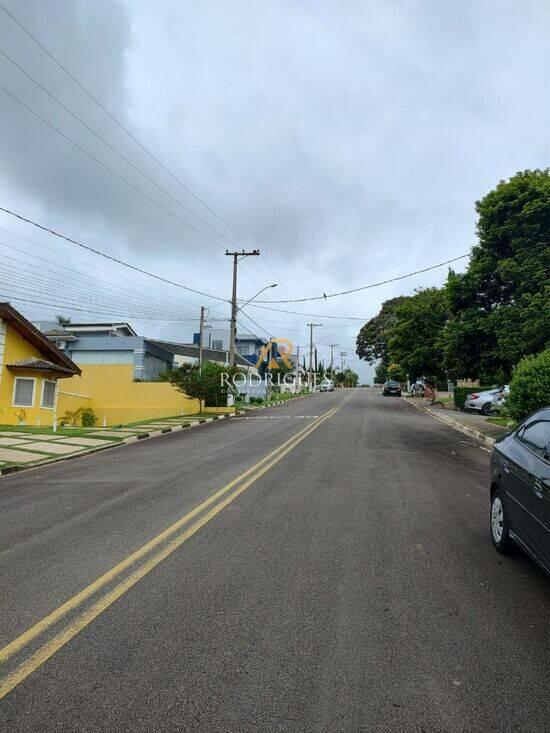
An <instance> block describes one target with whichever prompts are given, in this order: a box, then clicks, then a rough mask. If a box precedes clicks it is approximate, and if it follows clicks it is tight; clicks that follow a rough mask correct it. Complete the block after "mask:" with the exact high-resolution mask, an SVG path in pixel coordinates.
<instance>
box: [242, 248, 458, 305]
mask: <svg viewBox="0 0 550 733" xmlns="http://www.w3.org/2000/svg"><path fill="white" fill-rule="evenodd" d="M469 256H470V254H469V253H468V254H463V255H459V256H458V257H453V258H452V259H450V260H445V261H444V262H438V263H437V264H436V265H430V267H424V268H422V269H421V270H415V271H414V272H408V273H406V274H405V275H397V276H396V277H391V278H389V279H388V280H381V281H380V282H377V283H371V284H370V285H361V286H360V287H358V288H352V289H351V290H341V291H340V292H338V293H328V294H326V293H323V295H315V296H313V297H310V298H295V299H293V300H279V301H278V302H279V303H306V302H310V301H312V300H328V298H336V297H338V296H340V295H351V294H352V293H359V292H360V291H362V290H369V289H370V288H378V287H380V285H387V284H388V283H393V282H397V281H398V280H405V278H407V277H412V276H413V275H420V274H421V273H423V272H429V271H430V270H435V269H436V268H438V267H444V266H445V265H449V264H451V262H457V261H458V260H463V259H465V258H466V257H469ZM256 302H257V303H268V302H269V301H267V300H258V301H256Z"/></svg>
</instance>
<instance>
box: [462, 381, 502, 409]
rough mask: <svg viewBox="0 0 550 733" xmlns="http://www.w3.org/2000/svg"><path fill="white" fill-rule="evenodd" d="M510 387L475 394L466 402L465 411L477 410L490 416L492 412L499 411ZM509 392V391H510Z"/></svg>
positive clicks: (469, 396)
mask: <svg viewBox="0 0 550 733" xmlns="http://www.w3.org/2000/svg"><path fill="white" fill-rule="evenodd" d="M507 388H508V385H506V386H505V387H495V389H488V390H485V391H484V392H473V393H472V394H470V395H468V397H466V401H465V402H464V409H465V410H475V411H476V412H480V413H481V414H482V415H490V414H491V412H494V411H496V410H499V409H500V407H501V405H502V403H503V401H504V399H505V397H506V395H507V394H508V392H507V391H506V390H507ZM508 391H509V390H508Z"/></svg>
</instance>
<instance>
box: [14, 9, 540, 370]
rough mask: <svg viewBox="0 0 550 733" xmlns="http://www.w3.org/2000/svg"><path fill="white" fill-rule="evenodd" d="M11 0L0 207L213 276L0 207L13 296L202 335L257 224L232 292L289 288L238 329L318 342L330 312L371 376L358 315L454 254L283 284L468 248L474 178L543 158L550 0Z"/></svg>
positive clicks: (31, 304) (270, 295) (218, 316)
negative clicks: (199, 322)
mask: <svg viewBox="0 0 550 733" xmlns="http://www.w3.org/2000/svg"><path fill="white" fill-rule="evenodd" d="M0 2H1V4H2V5H3V6H4V8H5V9H7V10H8V11H9V12H10V13H11V14H12V15H13V16H14V18H15V19H16V20H17V21H19V23H20V24H21V25H18V24H17V23H16V22H15V20H14V19H13V18H11V17H9V15H8V14H6V12H5V11H4V10H3V9H2V7H0V86H1V87H2V88H1V89H0V105H1V106H0V110H1V114H0V206H2V207H4V208H8V209H11V210H13V211H16V212H18V213H20V214H22V215H24V216H25V217H27V218H30V219H33V220H35V221H37V222H39V223H41V224H43V225H45V226H47V227H51V228H54V229H56V230H58V231H59V232H61V233H63V234H66V235H68V236H69V237H72V238H74V239H76V240H78V241H80V242H82V243H84V244H86V245H89V246H91V247H94V248H97V249H100V250H102V251H104V252H106V253H108V254H110V255H111V256H113V257H116V258H119V259H122V260H125V261H127V262H130V263H132V264H133V265H135V266H136V267H140V268H142V269H145V270H149V271H152V272H154V273H157V274H159V275H160V276H163V277H166V278H168V279H170V280H172V281H174V282H177V283H179V284H181V285H184V286H187V287H189V288H193V289H196V290H200V291H203V292H205V293H207V294H209V295H212V296H217V298H218V299H216V298H215V297H213V298H209V297H207V296H202V295H198V294H195V293H193V292H190V291H186V290H184V289H182V288H181V287H175V286H172V285H168V284H164V283H162V282H160V281H157V280H154V279H151V278H148V277H146V276H144V275H140V274H139V273H136V272H135V271H132V270H129V269H128V268H125V267H123V266H121V265H116V264H114V263H112V262H110V261H108V260H106V259H103V258H101V257H99V256H97V255H94V254H91V253H89V252H87V251H86V250H83V249H82V248H79V247H77V246H76V245H70V244H68V243H66V242H63V241H62V240H60V239H57V238H55V237H52V236H51V235H48V234H46V233H45V232H43V231H40V230H38V229H36V228H34V227H32V226H30V225H28V224H24V223H22V222H20V221H17V220H15V219H14V218H13V217H11V216H9V215H7V214H3V213H0V296H1V297H2V298H3V299H8V300H10V299H11V300H12V302H13V303H14V305H16V306H17V307H19V308H20V309H21V310H22V311H23V312H24V313H25V314H26V315H28V316H30V317H32V318H33V319H37V318H51V317H52V316H54V315H55V314H56V313H64V314H68V315H70V316H71V317H72V318H73V320H75V321H76V320H89V319H93V318H96V319H97V318H101V319H102V320H109V319H111V318H121V319H125V320H129V321H130V322H131V323H132V324H133V325H134V326H135V327H136V329H137V330H138V331H139V332H140V333H142V334H144V335H150V336H157V337H164V338H174V339H176V338H177V339H181V340H189V339H190V337H191V334H192V332H193V330H195V329H196V326H195V324H194V323H193V320H194V319H196V318H197V314H198V308H199V307H200V305H201V304H204V305H207V306H209V307H210V311H209V313H210V317H211V319H212V322H213V324H214V325H215V326H217V327H219V326H220V325H223V324H224V323H225V321H224V320H223V319H226V318H227V316H228V308H227V305H226V304H225V303H224V302H222V301H221V300H219V298H222V299H225V298H229V297H230V289H231V267H230V264H231V263H230V259H229V258H228V257H225V255H224V251H225V249H226V248H227V247H229V248H230V249H235V248H238V249H241V248H242V247H245V248H247V249H250V248H251V246H256V247H258V248H259V249H260V250H261V257H257V258H250V259H249V260H247V261H245V262H243V264H242V265H241V272H240V281H239V296H240V297H242V298H243V299H246V298H250V297H252V296H253V295H254V294H255V293H256V292H257V291H258V290H259V289H260V288H262V287H264V286H265V285H267V284H271V283H274V282H276V283H278V287H277V288H276V289H271V290H270V291H268V292H267V293H264V294H263V295H262V296H260V297H259V298H258V300H265V299H268V300H273V301H274V302H273V304H271V303H267V304H266V303H264V304H263V305H261V307H252V306H248V307H247V308H246V310H245V311H244V313H243V315H242V316H241V318H240V323H239V329H240V330H241V331H253V330H254V331H256V332H258V333H260V334H261V335H266V334H267V335H275V336H285V337H287V338H291V339H292V340H293V341H294V342H295V343H299V344H300V345H301V348H302V350H303V349H305V345H306V343H307V329H306V327H305V324H306V323H307V322H308V321H311V320H314V321H315V322H318V323H322V324H323V325H322V326H320V327H318V328H317V329H316V341H317V342H318V343H319V349H320V353H321V354H322V355H323V356H324V357H325V358H326V356H327V353H328V352H327V346H326V345H327V344H328V343H338V344H340V346H339V347H338V348H337V351H338V352H339V351H347V352H348V356H347V361H348V363H349V364H350V365H351V366H353V367H354V368H356V369H358V371H360V374H361V377H362V379H366V378H368V371H367V369H366V367H365V366H360V364H359V363H358V362H357V360H356V358H354V355H353V345H354V342H355V336H356V333H357V330H358V326H359V325H360V323H361V322H360V321H354V320H346V319H353V318H359V319H361V318H362V319H367V318H369V317H371V316H372V315H374V314H375V313H376V312H377V311H378V309H379V306H380V303H381V302H382V301H383V300H386V299H387V298H390V297H393V296H395V295H398V294H402V293H404V294H407V293H412V292H413V291H414V289H415V288H418V287H424V286H428V285H438V284H440V283H442V282H443V280H444V278H445V275H446V268H441V269H439V270H434V271H432V272H429V273H425V274H423V275H418V276H415V277H412V278H410V279H407V280H403V281H398V282H396V283H393V284H391V285H386V286H383V287H379V288H374V289H371V290H367V291H364V292H363V293H359V294H356V295H354V296H345V297H338V298H333V299H329V300H327V301H324V300H322V301H313V302H311V303H307V304H305V303H304V304H294V305H292V304H287V303H279V304H277V302H276V301H278V300H288V299H292V298H300V297H308V296H318V295H322V294H323V293H327V294H329V293H333V292H337V291H341V290H347V289H350V288H354V287H359V286H361V285H364V284H368V283H372V282H377V281H380V280H384V279H387V278H390V277H393V276H396V275H401V274H403V273H407V272H410V271H414V270H418V269H421V268H423V267H427V266H429V265H431V264H433V263H437V262H441V261H443V260H447V259H450V258H453V257H457V256H459V255H461V254H463V253H465V252H468V251H469V249H470V247H471V245H472V244H473V243H475V211H474V202H475V200H476V199H478V198H480V197H481V196H483V195H484V193H486V192H487V191H488V190H490V189H491V188H492V187H493V186H494V185H495V184H496V183H497V182H498V181H499V180H500V179H502V178H507V177H508V176H510V175H512V174H513V173H514V172H516V171H517V170H521V169H525V168H534V167H539V168H540V167H546V166H548V165H549V158H550V143H549V141H550V135H549V134H548V125H549V120H550V86H549V83H550V44H549V43H548V38H549V33H550V5H549V4H548V3H545V2H543V1H542V0H532V1H531V2H529V1H527V2H522V3H518V2H515V1H509V2H507V1H506V0H504V1H503V0H498V1H495V2H492V1H490V0H481V1H480V0H475V1H473V2H462V3H449V2H438V1H436V0H431V1H430V2H422V1H420V0H418V1H414V0H409V1H408V2H405V1H404V0H402V1H399V2H395V1H394V2H392V1H391V0H390V1H387V0H384V1H371V2H369V1H368V0H363V1H361V2H351V1H350V2H336V1H334V2H299V3H298V2H290V1H289V2H284V1H283V0H279V1H278V2H268V1H265V2H256V3H252V2H248V3H246V2H240V0H234V2H231V3H227V2H209V1H208V0H201V2H182V1H181V0H177V1H176V0H159V2H156V3H151V2H146V1H145V0H143V1H141V0H131V1H130V0H128V1H127V2H124V1H123V0H93V1H92V0H87V1H86V0H0ZM21 26H23V28H25V29H26V30H27V31H28V32H29V33H31V34H32V35H33V36H34V38H35V39H36V41H38V42H39V43H40V44H42V46H43V47H44V48H45V49H47V51H49V53H50V54H51V56H53V57H54V58H55V59H56V60H57V61H58V62H59V63H60V64H61V65H62V66H63V67H64V68H65V69H66V70H67V71H68V72H69V73H70V75H72V77H73V78H72V79H71V77H70V76H69V75H68V74H67V73H66V72H65V71H63V69H62V68H60V66H58V65H56V63H55V61H54V60H53V59H52V58H51V57H50V56H48V55H47V53H46V52H45V51H44V50H43V49H41V48H40V47H39V45H37V43H36V42H35V41H34V40H33V39H32V38H31V37H30V36H29V35H27V34H26V33H25V31H24V30H23V28H22V27H21ZM10 59H11V60H10ZM17 67H19V68H17ZM39 85H40V86H39ZM79 85H80V86H79ZM40 87H42V88H40ZM85 90H86V91H87V92H88V95H87V94H86V92H85ZM50 95H51V96H50ZM54 97H55V98H56V99H57V100H59V102H61V104H62V105H63V106H64V107H63V106H61V105H60V104H59V102H56V101H55V99H54ZM92 97H93V99H95V100H96V101H97V102H99V103H100V105H101V106H100V105H98V104H97V103H96V102H94V101H93V99H92ZM101 107H103V109H102V108H101ZM105 110H107V111H108V113H109V114H110V115H112V116H109V114H107V113H106V111H105ZM71 113H72V114H71ZM73 115H74V116H73ZM113 118H115V119H113ZM115 120H117V121H118V122H119V123H120V124H117V122H116V121H115ZM82 123H85V124H82ZM85 125H86V126H87V127H86V126H85ZM55 128H57V129H55ZM123 128H126V131H128V132H129V133H130V134H131V135H132V136H133V137H134V138H135V139H132V137H130V135H128V134H127V132H126V131H125V130H124V129H123ZM100 138H102V139H100ZM135 140H138V141H139V142H140V143H141V144H142V145H143V147H144V148H145V149H146V150H144V149H143V148H142V147H140V146H139V145H138V144H137V143H136V141H135ZM146 151H149V152H150V153H152V155H153V156H154V157H155V158H156V159H157V161H159V162H160V163H161V164H162V167H161V166H159V164H158V163H157V162H155V160H154V159H153V157H151V155H149V154H148V153H147V152H146ZM17 235H18V236H17ZM465 264H466V261H465V260H462V261H460V262H459V263H457V265H456V269H463V268H464V266H465ZM16 298H17V300H16ZM258 305H260V304H258ZM276 309H279V311H283V312H277V310H276ZM287 311H295V312H296V313H289V312H287ZM309 314H313V315H309ZM247 315H248V316H249V317H250V318H252V319H253V322H255V323H253V322H252V321H250V320H247V318H246V316H247Z"/></svg>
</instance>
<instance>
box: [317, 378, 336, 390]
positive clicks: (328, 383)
mask: <svg viewBox="0 0 550 733" xmlns="http://www.w3.org/2000/svg"><path fill="white" fill-rule="evenodd" d="M319 392H334V382H333V381H332V379H323V381H322V382H321V384H320V386H319Z"/></svg>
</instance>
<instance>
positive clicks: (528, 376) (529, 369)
mask: <svg viewBox="0 0 550 733" xmlns="http://www.w3.org/2000/svg"><path fill="white" fill-rule="evenodd" d="M549 405H550V349H546V350H545V351H542V352H541V353H540V354H536V355H534V356H527V357H525V359H522V360H521V361H520V362H519V364H518V365H517V367H516V369H515V371H514V374H513V376H512V381H511V382H510V394H509V395H508V397H507V398H506V402H505V409H506V412H507V414H508V415H510V417H512V418H514V420H522V419H523V418H524V417H526V416H527V415H529V413H531V412H534V411H535V410H538V409H540V408H541V407H547V406H549Z"/></svg>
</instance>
